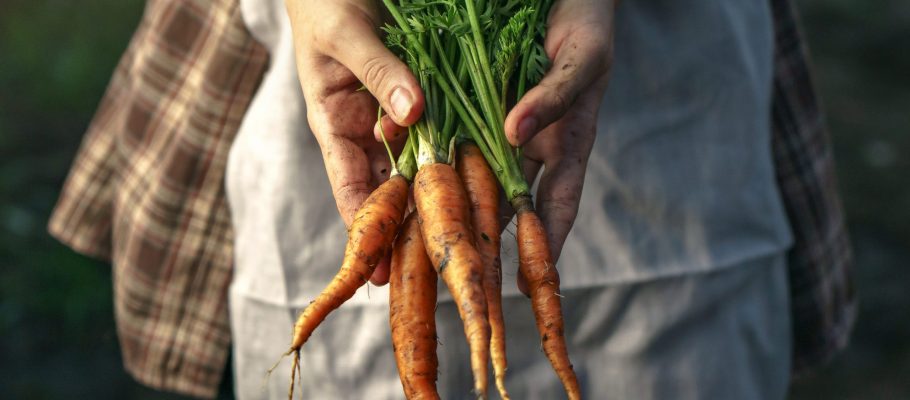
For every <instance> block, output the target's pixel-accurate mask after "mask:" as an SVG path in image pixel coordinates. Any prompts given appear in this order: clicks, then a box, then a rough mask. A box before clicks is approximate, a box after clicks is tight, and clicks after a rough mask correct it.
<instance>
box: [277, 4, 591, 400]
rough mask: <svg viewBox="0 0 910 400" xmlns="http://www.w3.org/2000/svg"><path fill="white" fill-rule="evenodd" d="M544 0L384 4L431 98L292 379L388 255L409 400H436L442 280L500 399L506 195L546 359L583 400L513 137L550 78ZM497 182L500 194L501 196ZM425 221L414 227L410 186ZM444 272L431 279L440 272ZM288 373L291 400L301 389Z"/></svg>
mask: <svg viewBox="0 0 910 400" xmlns="http://www.w3.org/2000/svg"><path fill="white" fill-rule="evenodd" d="M550 2H551V1H547V0H535V1H522V2H519V1H517V0H399V1H392V0H383V3H384V4H385V6H386V9H387V11H388V12H389V14H390V15H391V16H392V19H393V20H394V22H395V24H393V25H388V26H386V27H385V28H384V29H385V31H386V38H387V45H388V46H389V48H391V49H393V50H394V51H396V52H397V53H398V54H399V55H400V57H401V58H402V59H403V60H404V61H405V62H406V63H407V64H408V66H409V67H410V68H411V70H412V71H413V72H414V74H415V75H416V76H417V78H418V80H419V81H420V84H421V87H422V89H423V91H424V98H425V110H424V114H423V116H422V117H421V119H420V120H419V121H418V122H417V123H416V124H414V125H413V126H411V127H409V128H408V130H409V134H408V139H407V143H406V145H405V147H404V150H403V151H402V153H401V154H400V155H399V156H398V157H397V162H396V159H395V157H394V156H393V155H392V153H391V151H390V152H389V156H390V157H391V158H392V160H393V171H392V176H391V178H390V179H389V180H388V181H386V182H385V183H383V184H382V185H380V186H379V187H378V188H377V189H376V190H375V191H374V192H373V194H372V195H371V196H369V198H368V199H367V200H366V202H365V203H364V204H363V206H362V207H361V209H360V210H359V211H358V213H357V215H356V216H355V220H354V222H353V223H352V225H351V227H350V231H349V237H348V244H347V248H346V250H345V258H344V262H343V264H342V266H341V270H340V271H339V272H338V274H337V275H336V276H335V278H334V279H333V280H332V282H331V283H330V284H329V285H328V287H326V288H325V289H324V290H323V292H322V293H321V294H320V295H319V297H317V298H316V299H315V300H314V301H313V302H312V303H311V304H310V305H309V306H308V307H307V308H306V309H305V310H304V311H303V313H302V314H301V315H300V317H299V319H298V321H297V323H296V325H295V327H294V335H293V340H292V345H291V349H290V350H289V352H288V354H293V355H294V369H295V371H296V370H297V369H299V364H298V363H299V353H300V349H301V347H302V346H303V344H304V343H305V342H306V340H307V338H309V336H310V335H311V334H312V332H313V331H314V330H315V328H316V327H317V326H318V325H319V324H320V323H321V322H322V321H323V320H324V319H325V317H326V316H327V315H328V313H330V312H331V311H332V310H334V309H335V308H337V307H339V306H340V305H341V304H342V303H344V302H345V301H346V300H348V299H350V298H351V297H352V296H353V295H354V293H355V292H356V290H357V289H358V288H359V287H360V286H362V285H363V284H364V283H365V282H366V281H367V279H368V278H369V277H370V275H371V274H372V272H373V269H374V268H375V266H376V265H377V263H378V262H379V261H380V260H381V259H382V258H383V257H385V256H386V255H387V254H388V253H389V251H391V252H392V266H391V277H390V300H389V302H390V324H391V329H392V341H393V346H394V350H395V357H396V361H397V364H398V370H399V375H400V377H401V382H402V385H403V388H404V391H405V394H406V396H407V397H408V398H410V399H423V398H439V395H438V393H437V391H436V378H437V358H436V329H435V315H434V313H435V304H436V279H437V276H439V277H441V278H442V280H443V282H444V283H445V284H446V286H447V287H448V290H449V291H450V292H451V294H452V297H453V299H454V301H455V303H456V306H457V308H458V312H459V315H460V317H461V319H462V321H463V325H464V332H465V337H466V339H467V342H468V345H469V347H470V353H471V354H470V363H471V368H472V372H473V375H474V390H475V393H476V394H477V395H478V396H480V397H485V396H486V392H487V386H488V381H487V379H488V364H489V363H490V359H491V358H492V365H493V370H494V377H495V384H496V387H497V390H498V391H499V394H500V396H501V397H502V398H504V399H505V398H508V393H507V391H506V388H505V371H506V365H507V362H506V357H505V355H506V352H505V332H504V323H503V316H502V306H501V302H502V297H501V296H502V295H501V287H502V271H501V263H500V259H499V251H500V232H501V227H500V224H499V214H500V213H499V195H500V191H499V186H501V187H502V188H503V189H504V192H505V196H506V198H507V199H508V201H509V203H510V204H511V206H512V208H513V209H514V211H515V212H516V214H517V224H518V229H517V235H516V236H517V240H518V249H519V273H520V274H521V275H523V276H524V278H525V279H526V281H527V288H528V291H529V296H530V298H531V305H532V309H533V312H534V315H535V318H536V322H537V327H538V333H539V334H540V340H541V346H542V348H543V350H544V353H545V354H546V356H547V357H548V359H549V360H550V363H551V364H552V366H553V368H554V370H555V372H556V374H557V376H558V377H559V378H560V380H561V381H562V383H563V385H564V387H565V389H566V392H567V394H568V396H569V398H571V399H576V398H580V389H579V386H578V382H577V379H576V377H575V373H574V371H573V370H572V365H571V363H570V362H569V357H568V354H567V351H566V345H565V340H564V332H563V321H562V310H561V305H560V295H559V276H558V273H557V271H556V268H555V265H554V264H553V262H552V259H551V255H550V249H549V247H548V238H547V234H546V231H545V230H544V227H543V225H542V223H541V221H540V219H539V218H538V217H537V215H536V213H535V212H534V207H533V202H532V199H531V194H530V187H529V185H528V183H527V182H526V180H525V178H524V176H523V174H522V171H521V168H520V164H519V161H520V156H521V154H520V149H517V148H514V147H512V146H511V145H510V144H509V143H508V141H507V140H506V137H505V132H504V125H505V115H506V113H507V109H506V106H507V104H509V103H511V102H513V101H515V100H516V99H518V98H520V97H521V96H522V95H523V94H524V93H525V92H526V89H527V88H529V87H530V86H532V85H534V84H535V83H536V82H537V81H539V79H540V78H541V77H542V75H543V73H544V72H545V70H546V68H547V58H546V55H545V53H544V51H543V48H542V45H541V43H542V40H543V36H544V26H545V18H546V15H547V10H548V8H549V3H550ZM497 181H498V183H499V185H497ZM409 184H410V186H411V187H412V189H413V195H414V201H415V204H416V210H415V212H413V213H411V214H410V215H408V216H407V217H406V210H407V205H408V186H409ZM434 269H435V271H434ZM293 380H294V377H293V374H292V382H291V392H290V393H289V395H290V394H292V391H293V386H294V382H293Z"/></svg>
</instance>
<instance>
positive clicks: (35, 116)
mask: <svg viewBox="0 0 910 400" xmlns="http://www.w3.org/2000/svg"><path fill="white" fill-rule="evenodd" d="M798 5H799V8H800V9H801V11H802V14H803V17H804V23H805V24H804V25H805V33H806V34H807V37H808V41H809V44H810V47H811V49H812V53H813V67H814V71H815V73H816V82H817V84H818V86H819V91H820V94H821V98H822V100H823V102H824V107H825V110H826V113H827V115H828V117H829V122H830V126H831V132H832V135H833V140H834V146H835V155H836V158H837V164H838V168H839V171H838V172H839V175H840V183H841V192H842V194H843V199H844V203H845V207H846V210H847V213H848V217H849V225H850V228H851V233H852V239H853V246H854V249H855V251H856V277H857V280H858V289H859V293H860V300H861V302H860V313H859V319H858V322H857V325H856V329H855V331H854V335H853V342H852V345H851V347H850V349H849V350H848V351H847V352H845V353H843V354H842V355H840V356H839V357H838V358H837V359H836V360H835V361H834V362H833V363H832V364H831V365H830V366H829V367H828V368H826V369H824V370H821V371H820V372H819V373H817V374H815V375H813V376H810V377H808V378H806V379H804V380H801V381H798V382H796V383H794V385H793V390H792V396H791V397H792V398H794V399H879V398H882V399H900V398H910V268H908V262H910V1H907V0H865V1H860V0H803V1H800V2H799V3H798ZM142 7H143V2H142V1H139V0H116V1H114V0H80V1H73V0H0V398H4V399H9V398H13V399H18V398H22V399H42V398H50V399H57V398H124V399H170V398H176V397H174V396H168V395H163V394H161V393H156V392H154V391H152V390H149V389H145V388H142V387H141V386H139V385H137V384H136V383H134V382H133V381H132V380H131V379H130V378H129V376H127V375H126V373H125V372H124V371H123V368H122V367H121V365H120V359H119V352H118V348H117V341H116V336H115V331H114V326H113V310H112V302H111V295H112V294H111V276H110V269H109V267H108V266H107V265H105V264H102V263H99V262H95V261H92V260H90V259H87V258H85V257H82V256H79V255H77V254H75V253H73V252H72V251H70V250H68V249H67V248H65V247H63V246H62V245H60V244H59V243H57V242H55V241H54V240H53V239H51V238H50V237H49V236H48V235H47V234H46V233H45V224H46V222H47V218H48V215H49V213H50V210H51V208H52V207H53V204H54V201H55V199H56V197H57V194H58V191H59V189H60V186H61V184H62V182H63V179H64V178H65V175H66V172H67V170H68V167H69V164H70V162H71V161H72V157H73V156H74V154H75V152H76V149H77V146H78V144H79V141H80V140H81V137H82V133H83V131H84V130H85V128H86V125H87V124H88V122H89V119H90V118H91V116H92V114H93V112H94V110H95V107H96V106H97V103H98V101H99V99H100V98H101V95H102V93H103V90H104V88H105V86H106V85H107V81H108V79H109V77H110V74H111V72H112V71H113V68H114V65H115V64H116V62H117V60H118V58H119V56H120V54H121V52H122V51H123V50H124V49H125V47H126V44H127V41H128V40H129V38H130V36H131V34H132V30H133V29H134V28H135V26H136V24H137V22H138V20H139V17H140V15H141V12H142ZM228 386H229V385H228ZM223 397H224V398H230V397H231V396H230V392H229V390H228V391H227V392H226V393H224V394H223Z"/></svg>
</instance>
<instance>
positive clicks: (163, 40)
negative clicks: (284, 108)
mask: <svg viewBox="0 0 910 400" xmlns="http://www.w3.org/2000/svg"><path fill="white" fill-rule="evenodd" d="M266 62H267V54H266V51H265V49H264V48H262V47H260V46H259V44H258V43H256V42H255V41H254V40H253V39H252V37H251V36H250V34H249V33H248V32H247V31H246V27H245V25H244V24H243V21H242V20H241V16H240V9H239V6H238V3H237V1H236V0H195V1H190V0H186V1H172V0H149V1H148V2H147V4H146V9H145V13H144V15H143V19H142V21H141V22H140V25H139V28H138V30H137V32H136V34H135V35H134V37H133V39H132V42H131V43H130V46H129V48H128V50H127V52H126V54H125V55H124V56H123V58H122V59H121V61H120V63H119V65H118V67H117V69H116V71H115V73H114V77H113V80H112V81H111V83H110V86H109V87H108V90H107V93H106V95H105V97H104V100H103V101H102V102H101V105H100V108H99V110H98V112H97V114H96V116H95V118H94V120H93V122H92V124H91V126H90V127H89V130H88V133H87V135H86V137H85V139H84V141H83V143H82V147H81V150H80V151H79V153H78V155H77V157H76V160H75V162H74V164H73V166H72V170H71V172H70V175H69V178H68V179H67V181H66V185H65V187H64V188H63V193H62V195H61V197H60V199H59V201H58V204H57V208H56V210H55V212H54V214H53V216H52V218H51V220H50V223H49V230H50V232H51V233H52V234H53V235H54V236H56V237H57V238H58V239H60V240H61V241H62V242H64V243H66V244H68V245H69V246H71V247H72V248H73V249H75V250H77V251H79V252H81V253H84V254H88V255H92V256H96V257H99V258H104V259H108V260H111V261H112V264H113V266H114V273H113V276H114V296H115V299H114V300H115V301H114V308H115V316H116V321H117V333H118V337H119V340H120V345H121V348H122V353H123V361H124V365H125V367H126V369H127V371H129V372H130V373H131V374H132V375H133V376H134V377H135V378H136V379H137V380H138V381H140V382H142V383H144V384H146V385H149V386H152V387H155V388H160V389H166V390H170V391H175V392H179V393H183V394H187V395H193V396H200V397H214V396H215V395H216V394H217V393H216V392H217V388H218V383H219V381H220V380H221V377H222V373H223V371H224V368H225V364H226V359H227V354H228V350H229V346H230V329H229V325H228V318H227V317H228V316H227V308H226V295H227V287H228V284H229V283H230V279H231V267H232V264H231V263H232V261H231V260H232V253H233V236H232V231H231V221H230V216H229V214H228V208H227V206H226V199H225V193H224V172H225V168H226V159H227V154H228V150H229V147H230V145H231V142H232V140H233V138H234V134H235V133H236V132H237V128H238V125H239V124H240V121H241V119H242V118H243V116H244V114H245V112H246V108H247V105H248V104H249V102H250V99H251V97H252V94H253V93H254V91H255V90H256V88H257V87H258V83H259V81H260V78H261V76H262V73H263V71H264V69H265V65H266Z"/></svg>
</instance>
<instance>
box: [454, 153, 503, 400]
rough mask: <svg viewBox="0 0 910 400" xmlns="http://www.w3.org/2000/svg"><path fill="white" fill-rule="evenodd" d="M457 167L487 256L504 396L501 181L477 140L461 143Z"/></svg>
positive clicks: (493, 338) (486, 283) (493, 354)
mask: <svg viewBox="0 0 910 400" xmlns="http://www.w3.org/2000/svg"><path fill="white" fill-rule="evenodd" d="M455 167H456V169H457V170H458V175H459V176H461V180H462V182H464V188H465V192H467V194H468V199H469V200H470V204H471V223H472V225H473V227H474V242H475V243H476V245H477V251H478V252H480V256H481V258H482V259H483V264H484V274H483V291H484V293H485V295H486V296H485V297H486V299H487V317H488V319H489V321H490V359H491V360H492V361H493V373H494V376H495V377H496V389H497V390H498V391H499V396H500V397H501V398H503V399H508V398H509V393H508V391H506V384H505V377H506V367H507V365H508V363H507V362H506V336H505V334H506V333H505V322H504V321H503V318H502V262H501V261H500V259H499V248H500V240H499V239H500V231H501V229H500V225H499V184H498V183H496V176H494V175H493V171H492V170H490V166H489V165H488V164H487V161H486V160H485V159H484V158H483V153H481V152H480V149H479V148H478V147H477V145H476V144H474V143H473V142H464V143H462V144H460V145H459V146H458V153H457V158H456V161H455Z"/></svg>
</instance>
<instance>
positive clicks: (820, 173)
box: [771, 0, 856, 374]
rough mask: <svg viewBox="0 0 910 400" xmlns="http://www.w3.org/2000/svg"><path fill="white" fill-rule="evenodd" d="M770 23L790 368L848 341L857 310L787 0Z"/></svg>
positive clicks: (831, 177) (829, 160)
mask: <svg viewBox="0 0 910 400" xmlns="http://www.w3.org/2000/svg"><path fill="white" fill-rule="evenodd" d="M771 7H772V12H773V14H774V22H775V46H776V48H775V54H774V67H775V74H774V75H775V76H774V89H773V94H772V96H773V100H772V105H771V120H772V129H773V132H772V148H773V153H774V163H775V167H776V172H777V183H778V186H779V187H780V190H781V195H782V197H783V199H784V207H785V208H786V210H787V216H788V217H789V219H790V227H791V229H792V230H793V236H794V240H795V243H794V246H793V248H792V249H791V250H790V252H789V253H788V254H787V262H788V278H789V284H790V303H791V305H790V307H791V315H792V319H793V346H794V354H793V370H794V372H795V373H797V374H799V373H801V372H804V371H806V370H808V369H811V368H812V367H816V366H818V365H821V364H824V363H825V362H826V361H828V360H829V359H830V358H831V357H832V356H833V355H834V354H835V353H837V352H838V351H839V350H841V349H843V348H844V347H845V346H846V345H847V340H848V339H849V337H850V331H851V328H852V327H853V322H854V319H855V314H856V296H855V294H854V288H853V278H852V273H851V271H852V266H853V257H852V253H851V251H850V243H849V240H848V236H847V229H846V227H845V225H844V216H843V210H842V209H841V204H840V199H839V198H838V195H837V182H836V177H835V174H834V159H833V155H832V153H831V143H830V139H829V137H828V131H827V127H826V126H825V121H824V118H823V116H822V113H821V111H820V110H819V105H818V100H817V98H816V97H815V92H814V90H813V86H812V80H811V79H810V75H809V69H808V64H807V52H806V49H805V46H804V45H803V41H802V39H801V34H800V32H799V26H798V24H797V20H796V10H795V9H794V8H793V6H792V4H791V3H790V2H789V1H788V0H771Z"/></svg>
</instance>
